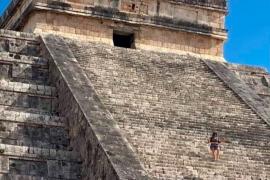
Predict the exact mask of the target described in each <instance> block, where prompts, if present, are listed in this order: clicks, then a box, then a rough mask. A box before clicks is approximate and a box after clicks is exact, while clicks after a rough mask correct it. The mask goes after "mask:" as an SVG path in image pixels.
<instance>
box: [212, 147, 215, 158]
mask: <svg viewBox="0 0 270 180" xmlns="http://www.w3.org/2000/svg"><path fill="white" fill-rule="evenodd" d="M211 152H212V156H213V159H214V160H215V150H214V149H211Z"/></svg>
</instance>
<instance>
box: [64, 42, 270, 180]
mask: <svg viewBox="0 0 270 180" xmlns="http://www.w3.org/2000/svg"><path fill="white" fill-rule="evenodd" d="M66 43H67V44H69V47H70V48H71V49H72V51H73V53H74V56H75V57H76V60H77V61H78V63H79V64H80V66H81V67H82V69H83V71H84V72H85V73H86V74H87V76H88V78H89V79H90V81H91V84H92V85H93V86H94V88H95V90H96V92H97V94H98V95H99V97H100V99H101V102H102V103H103V104H104V106H105V107H106V108H107V109H108V110H109V111H110V113H111V116H112V117H113V119H114V120H115V121H117V123H118V126H119V127H120V128H121V130H122V132H123V134H124V135H125V136H126V137H127V139H128V141H129V143H130V145H131V146H132V147H133V149H134V152H135V153H136V154H137V156H138V157H139V158H140V161H141V162H142V164H143V166H144V168H145V169H146V171H147V173H148V175H149V177H150V178H152V179H164V180H165V179H166V180H168V179H171V180H175V179H196V180H197V179H198V180H199V179H205V180H212V179H213V180H214V179H217V180H228V179H230V180H235V179H238V180H240V179H241V180H252V179H263V180H267V179H270V150H269V149H270V144H269V142H270V141H269V137H270V127H269V125H268V124H267V123H266V121H264V119H262V118H261V117H259V116H258V112H257V111H255V108H254V110H253V109H251V108H250V106H248V105H247V103H246V102H244V101H243V99H241V98H240V97H239V94H238V92H237V91H234V90H233V89H231V88H230V86H228V85H227V84H226V83H225V81H223V80H222V79H221V78H220V77H218V76H217V75H216V74H215V73H214V71H213V70H212V69H210V68H209V66H208V65H206V63H205V62H204V61H202V60H199V59H196V58H194V57H192V56H179V55H174V54H163V53H156V52H148V51H143V50H130V49H123V48H115V47H110V46H107V45H101V44H98V43H83V42H78V41H72V40H66ZM220 64H221V63H220ZM221 65H222V64H221ZM222 66H223V65H222ZM223 75H224V76H226V78H227V80H228V79H230V78H231V77H228V76H229V75H230V74H227V73H223ZM231 75H233V73H231ZM233 77H234V78H236V77H235V76H233ZM228 82H231V81H229V80H228ZM234 85H235V86H236V85H239V84H237V83H235V84H234ZM240 85H241V84H240ZM241 87H242V88H248V86H241ZM239 89H240V88H239ZM241 90H243V89H241ZM250 91H252V90H251V89H250ZM243 92H246V91H242V93H243ZM247 92H249V91H247ZM252 92H253V91H252ZM260 99H261V98H260V97H259V96H258V99H257V101H259V100H260ZM259 108H261V109H263V107H258V109H259ZM267 117H268V116H266V118H267ZM268 119H269V118H268ZM213 131H217V132H218V133H219V135H220V137H221V138H222V140H224V141H225V143H223V145H222V151H223V154H222V156H221V159H220V160H219V161H217V162H214V161H212V157H211V155H210V154H209V153H208V152H209V146H208V144H207V140H208V138H209V137H210V136H211V133H212V132H213Z"/></svg>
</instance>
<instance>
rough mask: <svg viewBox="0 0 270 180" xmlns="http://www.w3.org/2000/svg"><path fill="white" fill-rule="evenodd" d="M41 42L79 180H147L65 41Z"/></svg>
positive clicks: (47, 39)
mask: <svg viewBox="0 0 270 180" xmlns="http://www.w3.org/2000/svg"><path fill="white" fill-rule="evenodd" d="M43 42H44V46H45V48H46V49H47V52H46V54H47V55H48V57H50V59H51V61H50V62H51V63H50V74H51V76H50V81H51V82H52V83H53V84H54V85H55V86H56V89H57V90H58V91H59V92H61V93H59V106H58V112H59V114H60V115H61V116H63V117H66V124H67V126H68V128H69V130H70V131H69V135H70V138H71V145H72V147H73V148H74V150H75V151H76V152H79V154H80V156H81V158H82V179H85V180H86V179H93V180H94V179H102V180H105V179H106V180H114V179H115V180H117V179H123V180H124V179H140V180H144V179H149V178H148V177H147V175H146V172H145V170H144V169H143V168H142V166H141V163H140V161H139V160H138V158H137V157H136V155H135V154H134V153H133V152H132V150H131V148H130V147H129V146H130V145H129V144H128V143H127V140H126V138H125V137H123V136H122V134H121V132H120V130H119V127H118V126H117V124H116V122H115V121H114V120H113V119H112V118H111V114H110V113H109V112H108V111H107V110H106V109H105V107H104V105H103V104H102V103H101V102H100V99H99V97H98V96H97V94H96V92H95V90H94V88H93V86H92V85H91V82H90V81H89V79H88V78H87V76H86V75H85V73H84V72H83V71H82V70H81V67H80V65H79V64H78V62H77V61H76V59H75V57H74V56H73V53H72V51H71V50H70V49H69V47H68V45H67V44H65V41H63V40H62V39H61V38H59V37H55V36H52V37H50V36H48V37H43Z"/></svg>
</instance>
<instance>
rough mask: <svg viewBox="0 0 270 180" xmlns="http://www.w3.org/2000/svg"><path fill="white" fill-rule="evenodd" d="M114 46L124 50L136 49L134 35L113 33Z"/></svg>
mask: <svg viewBox="0 0 270 180" xmlns="http://www.w3.org/2000/svg"><path fill="white" fill-rule="evenodd" d="M113 43H114V46H117V47H123V48H135V45H134V33H126V32H118V31H117V32H116V31H115V32H113Z"/></svg>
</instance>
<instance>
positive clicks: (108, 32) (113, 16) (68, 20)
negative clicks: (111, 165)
mask: <svg viewBox="0 0 270 180" xmlns="http://www.w3.org/2000/svg"><path fill="white" fill-rule="evenodd" d="M13 2H14V4H15V3H16V1H15V0H14V1H13ZM217 4H218V5H217ZM14 6H16V7H17V9H18V10H19V11H12V6H11V7H10V9H11V10H10V14H8V16H6V19H4V20H2V27H3V28H8V29H18V30H20V31H25V32H35V33H53V34H61V35H63V36H66V37H70V36H72V37H75V38H80V39H85V40H90V41H93V40H94V41H98V42H103V43H107V44H111V45H113V34H114V33H113V32H114V31H121V32H125V33H134V37H135V48H138V49H149V50H155V51H160V50H162V51H164V52H178V53H183V52H191V53H194V54H200V55H210V56H214V57H223V43H224V41H225V40H226V37H227V33H226V30H225V29H224V19H225V15H226V12H227V9H226V8H227V6H226V1H225V0H220V1H213V2H208V3H203V2H198V1H190V2H189V1H187V2H185V1H165V0H162V1H158V0H152V1H150V0H147V1H146V0H144V1H143V0H142V1H133V0H121V1H94V0H93V1H91V0H89V1H74V0H65V1H48V0H24V1H22V2H20V3H19V4H15V5H14ZM7 12H9V11H7ZM11 13H13V14H12V16H11ZM8 17H10V18H8ZM220 59H221V58H220Z"/></svg>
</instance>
